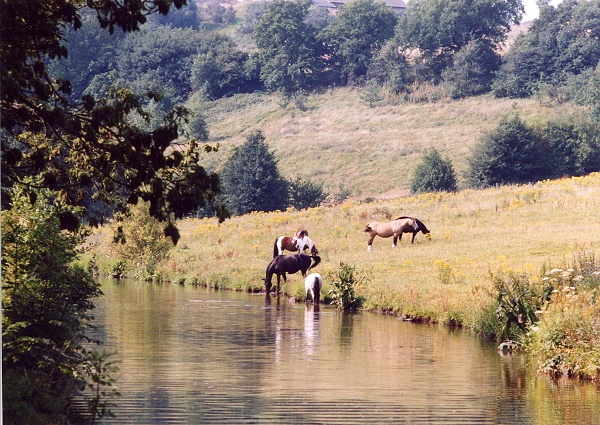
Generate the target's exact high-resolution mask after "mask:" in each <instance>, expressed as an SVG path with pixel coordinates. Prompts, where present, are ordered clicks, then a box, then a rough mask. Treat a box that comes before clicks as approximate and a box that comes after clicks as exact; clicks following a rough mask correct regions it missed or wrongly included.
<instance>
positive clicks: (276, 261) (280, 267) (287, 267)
mask: <svg viewBox="0 0 600 425" xmlns="http://www.w3.org/2000/svg"><path fill="white" fill-rule="evenodd" d="M313 260H314V263H313ZM320 262H321V257H319V256H310V255H306V254H294V255H278V256H277V257H275V258H273V260H272V261H271V263H269V265H268V266H267V275H266V278H265V288H266V290H267V294H268V293H269V292H271V287H272V283H271V282H272V280H273V275H274V274H275V275H277V292H278V293H279V283H280V279H281V277H282V276H283V281H284V282H287V277H286V273H290V274H293V273H296V272H298V271H301V272H302V276H304V277H306V271H307V270H310V269H312V268H313V267H315V266H316V265H317V264H319V263H320ZM311 263H312V264H311Z"/></svg>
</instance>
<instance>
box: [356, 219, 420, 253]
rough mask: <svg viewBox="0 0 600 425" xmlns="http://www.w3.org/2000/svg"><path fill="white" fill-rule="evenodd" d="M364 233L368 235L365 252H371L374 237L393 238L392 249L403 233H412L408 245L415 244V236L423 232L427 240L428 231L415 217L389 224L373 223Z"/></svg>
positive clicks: (396, 220)
mask: <svg viewBox="0 0 600 425" xmlns="http://www.w3.org/2000/svg"><path fill="white" fill-rule="evenodd" d="M365 232H367V233H368V234H369V242H368V243H367V251H369V252H370V251H371V246H372V245H373V239H375V236H379V237H382V238H389V237H390V236H393V237H394V242H393V243H392V248H395V247H396V243H397V242H398V239H400V240H402V234H403V233H412V240H411V242H410V243H414V242H415V236H417V233H419V232H423V234H424V235H425V237H426V238H428V239H429V237H430V236H429V233H430V232H429V229H428V228H427V227H425V225H424V224H423V222H422V221H421V220H419V219H417V218H415V217H406V216H402V217H398V218H397V219H395V220H394V221H390V222H389V223H382V222H380V221H373V222H371V223H369V225H368V226H367V228H366V229H365Z"/></svg>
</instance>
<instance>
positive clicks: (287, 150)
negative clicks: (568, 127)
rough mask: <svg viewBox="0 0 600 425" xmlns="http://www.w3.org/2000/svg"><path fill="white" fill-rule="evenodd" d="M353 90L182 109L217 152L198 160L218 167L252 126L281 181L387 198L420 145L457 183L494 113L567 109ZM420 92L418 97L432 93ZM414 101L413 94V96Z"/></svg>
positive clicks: (405, 179)
mask: <svg viewBox="0 0 600 425" xmlns="http://www.w3.org/2000/svg"><path fill="white" fill-rule="evenodd" d="M361 94H362V92H361V90H360V89H349V88H343V89H336V90H330V91H327V92H324V93H321V94H313V95H310V96H307V97H306V98H305V99H303V104H302V105H301V108H298V107H297V106H294V105H291V104H290V105H287V106H282V105H281V103H280V98H279V97H277V96H273V95H271V96H269V95H264V94H246V95H237V96H234V97H231V98H227V99H221V100H219V101H215V102H210V103H202V102H201V101H199V99H197V98H192V99H191V100H190V102H189V106H190V108H191V109H193V110H197V109H201V111H202V113H203V114H204V116H205V117H206V120H207V123H208V127H209V131H210V142H212V143H219V145H220V151H219V152H218V153H216V154H214V153H211V154H209V155H208V156H207V157H206V164H207V165H208V166H209V167H210V168H214V169H217V170H218V169H219V167H220V165H221V164H222V162H223V161H224V160H225V159H226V158H227V156H228V155H229V154H230V152H231V150H232V149H233V148H234V147H236V146H238V145H239V144H241V143H242V142H243V141H244V140H245V137H246V135H247V134H248V133H249V132H250V131H252V130H256V129H260V130H262V131H263V133H264V134H265V136H266V141H267V143H268V144H269V146H270V147H271V149H272V150H273V152H274V153H275V156H276V158H277V159H278V161H279V170H280V172H281V173H282V175H283V176H284V177H286V178H289V177H291V176H292V175H301V176H303V177H307V178H309V179H311V180H313V181H317V182H321V183H323V184H324V189H325V191H326V192H329V193H335V192H336V191H338V190H339V189H340V186H343V187H344V188H346V189H350V191H351V192H352V197H353V198H355V199H381V198H393V197H396V196H398V195H404V194H407V192H408V187H409V185H410V179H411V177H412V173H413V171H414V168H415V166H416V164H417V162H418V161H419V159H420V157H421V155H422V153H423V151H424V150H426V149H428V148H432V147H435V148H436V149H437V150H438V151H439V152H440V153H441V154H442V155H443V156H447V157H449V158H450V159H451V160H452V162H453V165H454V168H455V170H456V171H457V174H458V177H459V185H460V184H461V182H462V173H463V171H464V170H465V168H466V167H467V162H466V158H467V157H468V155H469V153H470V149H471V147H472V146H473V145H474V144H475V143H476V142H477V141H478V140H479V139H480V138H481V137H482V135H483V134H485V132H486V131H489V130H491V129H493V128H495V127H496V126H497V125H498V123H499V121H500V119H501V117H502V116H504V115H507V114H515V113H517V114H519V116H520V117H521V118H522V119H523V120H524V121H525V122H526V123H528V124H542V123H544V122H546V121H548V120H551V119H557V118H558V117H561V116H562V117H564V116H565V115H568V114H572V113H575V112H574V110H575V109H574V107H573V106H572V105H562V106H554V107H548V106H544V105H543V103H542V102H540V101H539V100H536V99H495V98H493V97H492V96H489V95H486V96H479V97H473V98H468V99H464V100H457V101H454V100H449V99H445V98H442V99H440V100H437V101H435V102H428V101H417V100H416V96H415V97H414V98H413V99H408V100H405V99H386V100H384V101H381V102H379V103H377V104H376V105H375V106H374V107H369V106H368V105H367V104H366V103H365V102H363V101H362V100H361ZM436 94H437V93H436V92H435V91H434V90H431V92H430V93H427V92H423V93H421V94H419V95H418V96H420V98H421V99H426V98H427V97H435V96H436ZM419 100H420V99H419Z"/></svg>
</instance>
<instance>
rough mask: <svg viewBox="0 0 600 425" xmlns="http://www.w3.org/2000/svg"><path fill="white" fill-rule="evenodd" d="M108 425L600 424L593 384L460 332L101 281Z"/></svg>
mask: <svg viewBox="0 0 600 425" xmlns="http://www.w3.org/2000/svg"><path fill="white" fill-rule="evenodd" d="M102 290H103V291H104V293H105V295H104V296H103V297H101V298H99V299H98V300H96V302H95V304H96V309H95V310H94V315H95V323H96V325H97V330H96V331H95V334H94V336H95V337H98V338H100V339H102V340H103V341H104V343H105V349H106V350H108V351H116V352H117V357H118V358H119V359H120V364H119V369H120V370H119V372H118V373H117V375H116V377H117V379H118V382H117V386H118V390H119V391H120V393H121V395H122V396H121V397H120V398H118V399H117V404H118V405H117V406H116V407H113V408H112V411H113V413H114V414H115V415H116V418H114V419H113V418H105V419H103V420H102V422H101V423H102V424H110V423H118V424H138V425H139V424H346V425H348V424H381V423H391V424H504V425H510V424H519V425H523V424H544V425H552V424H557V425H558V424H560V425H569V424H573V425H580V424H600V391H599V390H598V388H597V387H596V386H594V385H592V384H586V383H581V382H577V381H574V380H568V379H561V380H553V379H550V378H548V377H546V376H539V375H537V374H535V373H534V372H533V371H532V370H531V368H530V367H528V365H527V361H526V357H525V356H522V355H501V354H499V353H498V351H497V350H496V348H495V344H491V343H488V342H486V341H482V340H481V339H480V338H477V337H476V336H473V335H470V334H468V333H466V332H462V331H459V330H456V331H453V330H449V329H446V328H443V327H440V326H434V325H417V324H413V323H408V322H404V321H401V320H398V319H396V318H394V317H390V316H384V315H378V314H370V313H358V314H350V315H344V314H342V313H340V312H338V311H336V310H335V309H334V308H332V307H329V306H322V307H321V308H320V309H318V311H315V310H314V308H313V306H312V305H309V306H308V307H306V306H305V305H304V304H297V303H293V302H290V301H289V299H287V298H286V297H280V298H277V297H275V296H273V295H272V296H270V297H266V296H265V295H264V294H247V293H237V292H232V291H212V290H208V289H206V288H197V287H191V286H181V285H174V284H152V283H147V282H136V281H116V280H105V281H103V284H102Z"/></svg>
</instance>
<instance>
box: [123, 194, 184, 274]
mask: <svg viewBox="0 0 600 425" xmlns="http://www.w3.org/2000/svg"><path fill="white" fill-rule="evenodd" d="M114 225H116V226H118V232H117V234H118V235H121V236H122V237H121V238H117V240H116V241H115V242H114V243H113V249H112V252H113V253H114V255H115V257H116V258H117V259H118V260H120V261H122V262H124V263H125V264H126V265H128V266H129V268H130V269H131V268H134V270H135V271H136V275H135V277H137V278H148V277H150V276H152V275H153V274H154V271H155V268H156V265H157V264H158V263H160V262H161V261H163V260H165V259H166V258H168V255H169V250H170V249H171V248H172V246H173V244H172V243H171V241H170V240H169V239H168V238H167V237H166V236H165V235H164V231H163V228H162V225H161V223H160V222H159V221H158V220H156V219H155V218H153V217H152V216H150V213H149V204H148V203H147V202H138V204H137V205H136V206H134V207H132V208H131V209H130V210H129V212H128V213H127V214H125V215H124V216H122V217H118V218H117V219H116V220H115V222H114ZM121 274H122V273H121Z"/></svg>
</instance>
